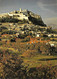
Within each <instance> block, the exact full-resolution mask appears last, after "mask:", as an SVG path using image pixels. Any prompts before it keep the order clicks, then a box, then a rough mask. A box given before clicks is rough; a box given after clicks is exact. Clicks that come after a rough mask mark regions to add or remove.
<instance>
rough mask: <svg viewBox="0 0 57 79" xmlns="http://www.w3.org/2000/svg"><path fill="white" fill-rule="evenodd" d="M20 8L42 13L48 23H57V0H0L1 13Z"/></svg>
mask: <svg viewBox="0 0 57 79" xmlns="http://www.w3.org/2000/svg"><path fill="white" fill-rule="evenodd" d="M19 8H22V9H28V10H31V11H32V12H34V13H36V14H39V15H41V17H42V18H43V20H44V22H46V23H54V22H55V24H57V0H0V13H5V12H10V11H14V10H19ZM47 21H48V22H47Z"/></svg>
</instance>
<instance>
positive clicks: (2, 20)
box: [0, 17, 19, 23]
mask: <svg viewBox="0 0 57 79" xmlns="http://www.w3.org/2000/svg"><path fill="white" fill-rule="evenodd" d="M18 21H19V20H18V19H15V18H12V17H3V18H0V22H2V23H3V22H14V23H16V22H18Z"/></svg>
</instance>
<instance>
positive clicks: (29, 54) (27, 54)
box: [22, 50, 37, 57]
mask: <svg viewBox="0 0 57 79" xmlns="http://www.w3.org/2000/svg"><path fill="white" fill-rule="evenodd" d="M22 55H23V56H24V57H33V56H35V55H37V51H36V50H27V51H25V52H24V53H23V54H22Z"/></svg>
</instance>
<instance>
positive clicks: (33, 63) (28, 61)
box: [23, 55, 57, 68]
mask: <svg viewBox="0 0 57 79" xmlns="http://www.w3.org/2000/svg"><path fill="white" fill-rule="evenodd" d="M23 61H24V63H23V65H24V66H28V67H29V68H30V67H38V66H41V65H52V66H55V65H57V56H45V55H37V56H35V57H32V58H23Z"/></svg>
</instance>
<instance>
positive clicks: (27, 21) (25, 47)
mask: <svg viewBox="0 0 57 79" xmlns="http://www.w3.org/2000/svg"><path fill="white" fill-rule="evenodd" d="M56 78H57V31H56V30H53V29H52V27H50V26H48V27H47V25H45V24H44V22H43V20H42V18H41V16H40V15H37V14H34V13H33V12H31V11H28V10H22V9H20V10H19V11H13V12H10V13H6V14H1V15H0V79H56Z"/></svg>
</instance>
